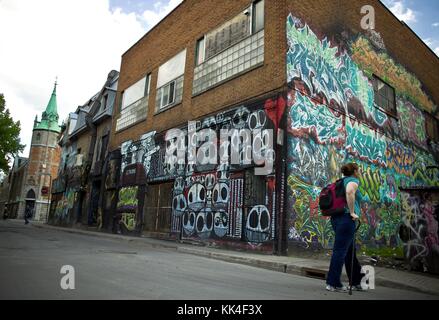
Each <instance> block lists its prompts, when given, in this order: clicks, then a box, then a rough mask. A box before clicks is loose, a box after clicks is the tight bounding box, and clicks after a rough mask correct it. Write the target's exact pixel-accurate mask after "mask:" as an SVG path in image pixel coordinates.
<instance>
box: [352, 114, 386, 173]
mask: <svg viewBox="0 0 439 320" xmlns="http://www.w3.org/2000/svg"><path fill="white" fill-rule="evenodd" d="M346 150H347V151H348V152H349V153H350V154H351V155H353V156H354V157H355V158H358V159H360V160H362V161H367V162H370V163H373V164H376V165H381V166H385V165H386V142H385V139H384V137H383V136H382V135H381V134H379V133H377V132H376V131H373V130H371V129H370V128H368V127H367V126H365V125H363V124H359V123H352V124H351V121H350V120H348V121H346Z"/></svg>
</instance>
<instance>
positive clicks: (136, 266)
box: [0, 221, 439, 300]
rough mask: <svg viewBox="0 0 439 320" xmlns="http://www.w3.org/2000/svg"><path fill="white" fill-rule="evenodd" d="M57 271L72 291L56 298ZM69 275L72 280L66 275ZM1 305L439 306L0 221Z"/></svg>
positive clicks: (383, 291)
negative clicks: (67, 268)
mask: <svg viewBox="0 0 439 320" xmlns="http://www.w3.org/2000/svg"><path fill="white" fill-rule="evenodd" d="M64 265H71V266H73V267H74V275H75V289H74V290H63V289H62V288H61V285H60V284H61V279H62V277H64V276H65V274H61V273H60V271H61V268H62V266H64ZM70 275H72V273H70ZM0 299H147V300H292V299H319V300H323V299H345V300H351V299H361V300H363V299H410V300H412V299H436V300H437V299H439V297H437V296H432V295H427V294H422V293H418V292H410V291H405V290H396V289H390V288H384V287H378V288H376V290H371V291H369V292H366V293H363V292H354V295H353V296H349V295H348V294H340V293H330V292H327V291H325V290H324V282H323V281H321V280H318V279H311V278H306V277H300V276H295V275H291V274H284V273H280V272H275V271H270V270H265V269H260V268H255V267H250V266H245V265H240V264H234V263H228V262H223V261H218V260H213V259H209V258H204V257H198V256H196V255H191V254H185V253H180V252H177V251H176V250H173V249H165V248H153V247H151V246H148V245H146V244H145V245H142V244H136V243H129V242H126V241H117V240H112V239H107V238H99V237H91V236H86V235H79V234H72V233H67V232H63V231H57V230H50V229H41V228H35V227H32V226H31V225H27V226H25V225H24V224H18V223H17V222H13V221H0Z"/></svg>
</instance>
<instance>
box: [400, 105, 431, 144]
mask: <svg viewBox="0 0 439 320" xmlns="http://www.w3.org/2000/svg"><path fill="white" fill-rule="evenodd" d="M397 107H398V109H397V110H398V118H399V125H400V127H399V130H400V138H401V140H402V141H403V142H405V143H413V144H415V145H416V146H418V147H421V148H424V149H425V148H426V141H427V137H426V132H425V117H424V115H423V113H422V112H421V111H420V110H418V109H417V108H415V106H413V104H411V103H410V102H409V101H404V100H399V101H398V105H397Z"/></svg>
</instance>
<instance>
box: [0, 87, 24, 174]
mask: <svg viewBox="0 0 439 320" xmlns="http://www.w3.org/2000/svg"><path fill="white" fill-rule="evenodd" d="M19 136H20V121H17V122H14V120H13V119H12V118H11V116H10V114H9V109H6V101H5V97H4V96H3V94H1V93H0V172H2V171H3V172H7V171H8V170H9V161H10V160H11V159H12V157H13V156H14V155H17V154H18V152H20V151H23V149H24V147H25V146H24V145H22V144H20V137H19Z"/></svg>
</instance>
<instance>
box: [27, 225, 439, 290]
mask: <svg viewBox="0 0 439 320" xmlns="http://www.w3.org/2000/svg"><path fill="white" fill-rule="evenodd" d="M31 226H32V227H35V228H39V229H51V230H57V231H62V232H67V233H74V234H81V235H86V236H91V237H101V238H106V239H111V240H124V241H127V242H131V243H137V244H142V245H146V246H148V247H152V248H165V249H173V250H176V251H179V252H181V253H186V254H192V255H198V256H203V257H207V258H211V259H216V260H221V261H225V262H230V263H237V264H242V265H247V266H252V267H256V268H262V269H267V270H271V271H276V272H282V273H288V274H292V275H297V276H302V277H308V278H316V279H320V280H322V281H323V280H325V279H326V275H327V272H328V271H327V270H325V269H320V268H310V267H302V266H298V265H296V264H294V263H282V262H275V261H264V260H262V259H255V258H249V257H243V256H237V255H231V254H226V253H220V252H212V251H203V250H200V249H195V248H189V247H182V246H181V245H191V246H192V245H193V243H187V242H185V241H182V242H175V240H173V242H170V243H169V244H167V243H163V242H164V241H167V240H165V239H160V240H156V239H153V238H147V237H130V236H124V235H119V234H108V233H104V232H97V231H88V230H81V229H75V228H64V227H56V226H50V225H47V224H31ZM151 241H157V243H152V242H151ZM343 278H344V279H343V280H344V281H347V277H346V276H345V275H344V276H343ZM375 285H376V286H382V287H386V288H392V289H400V290H409V291H416V292H420V293H426V294H431V295H435V296H439V291H436V290H430V289H428V288H420V287H417V286H413V285H410V284H406V283H401V282H397V281H392V280H388V279H386V278H384V277H380V276H377V277H375Z"/></svg>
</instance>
